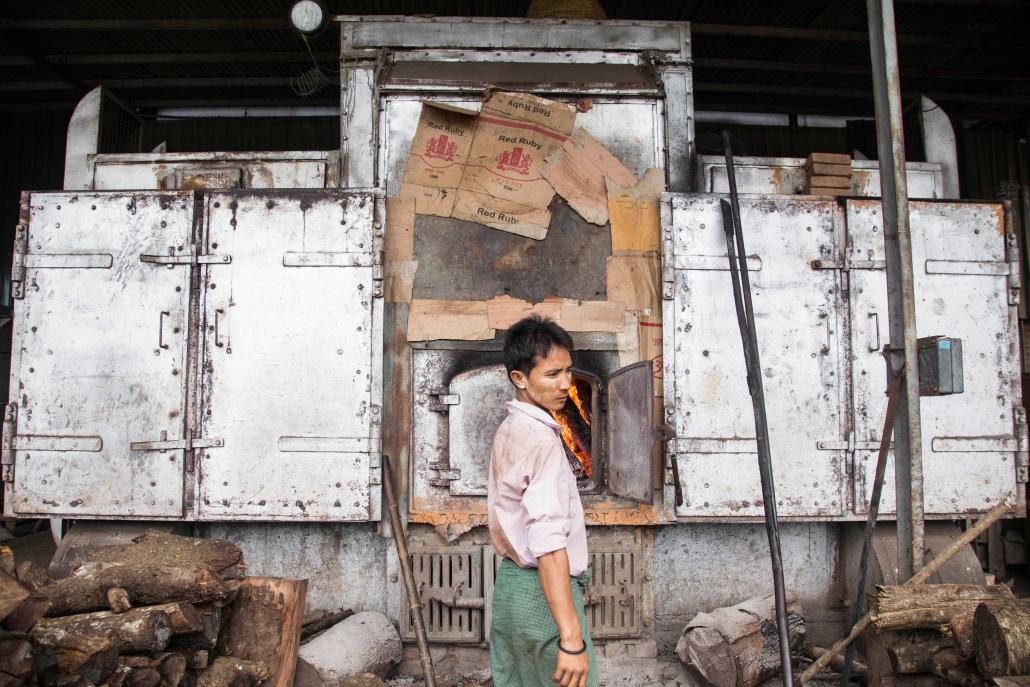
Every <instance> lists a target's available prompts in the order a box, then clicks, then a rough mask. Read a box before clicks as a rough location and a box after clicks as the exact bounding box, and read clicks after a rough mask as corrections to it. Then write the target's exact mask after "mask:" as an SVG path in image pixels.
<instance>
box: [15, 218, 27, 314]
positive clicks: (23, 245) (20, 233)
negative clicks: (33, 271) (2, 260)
mask: <svg viewBox="0 0 1030 687" xmlns="http://www.w3.org/2000/svg"><path fill="white" fill-rule="evenodd" d="M28 252H29V227H28V225H26V224H19V225H18V226H17V227H15V228H14V256H13V263H12V265H11V298H25V262H24V260H20V259H19V257H21V258H23V257H24V256H25V255H26V254H27V253H28Z"/></svg>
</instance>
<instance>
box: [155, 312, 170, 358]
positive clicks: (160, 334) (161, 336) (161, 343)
mask: <svg viewBox="0 0 1030 687" xmlns="http://www.w3.org/2000/svg"><path fill="white" fill-rule="evenodd" d="M169 315H171V313H170V312H168V311H166V310H162V311H161V315H160V316H159V317H158V318H157V346H158V348H164V349H166V350H167V349H168V344H166V343H165V318H166V317H168V316H169Z"/></svg>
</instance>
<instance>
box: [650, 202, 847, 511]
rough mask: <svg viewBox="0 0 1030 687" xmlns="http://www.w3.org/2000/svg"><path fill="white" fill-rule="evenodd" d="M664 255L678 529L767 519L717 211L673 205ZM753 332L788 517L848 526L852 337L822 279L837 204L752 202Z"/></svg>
mask: <svg viewBox="0 0 1030 687" xmlns="http://www.w3.org/2000/svg"><path fill="white" fill-rule="evenodd" d="M665 202H666V203H667V204H669V205H670V206H671V207H667V208H666V211H665V213H664V216H665V217H667V218H669V221H667V222H666V224H667V226H666V227H665V241H664V249H663V250H664V254H665V255H664V259H665V269H664V277H663V279H664V281H665V282H666V283H665V286H664V289H665V294H664V297H665V298H666V300H665V301H664V304H665V308H664V320H665V323H666V324H665V332H666V342H665V355H664V359H665V365H666V367H665V380H666V384H665V403H666V409H667V413H668V411H669V409H673V410H672V414H671V415H672V417H671V418H670V419H671V420H672V421H673V422H674V424H675V431H676V436H677V439H675V440H674V441H672V442H671V443H670V445H669V449H670V453H671V454H673V459H674V460H678V466H679V475H680V482H681V485H682V489H683V496H684V504H683V505H682V506H679V507H677V510H676V514H677V515H678V516H680V517H712V518H725V517H742V516H761V515H762V512H763V511H762V493H761V486H760V483H759V478H758V459H757V453H756V449H755V444H754V438H755V429H754V417H753V414H752V406H751V399H750V396H749V393H748V389H747V382H746V374H745V367H744V355H743V352H742V349H741V342H740V334H739V331H738V329H737V320H736V317H735V311H734V304H733V292H732V289H731V285H730V275H729V272H728V263H727V266H726V267H725V268H724V269H722V270H712V269H684V268H679V266H678V265H682V266H689V265H691V264H699V265H706V264H708V261H707V260H692V259H687V260H685V261H684V260H683V258H684V257H687V258H693V257H694V256H709V257H711V256H715V257H720V258H721V259H722V260H726V257H725V256H726V242H725V235H724V233H723V226H722V216H721V211H720V205H719V197H717V196H711V195H705V196H694V195H685V196H683V195H671V196H666V200H665ZM741 214H742V222H743V231H744V236H745V241H746V247H747V252H748V256H751V257H757V258H758V259H759V260H760V263H759V264H760V269H758V271H753V272H751V274H750V276H751V287H752V293H753V299H754V309H755V321H756V325H757V330H758V343H759V349H760V354H761V362H762V375H763V383H764V385H765V397H766V403H767V407H768V408H767V409H768V418H769V433H770V441H771V448H772V458H773V472H774V476H775V479H776V495H777V501H778V503H777V505H778V509H779V513H780V514H781V515H783V516H809V517H812V516H822V517H825V516H838V515H841V514H843V512H844V505H845V495H846V492H845V471H844V467H845V465H844V451H843V450H841V449H840V448H831V449H830V450H826V449H825V448H820V442H839V441H840V439H841V436H842V416H843V414H844V411H845V410H846V409H847V407H848V398H847V397H846V394H845V393H844V388H843V387H844V385H843V384H842V383H841V380H842V378H843V375H842V370H843V361H842V354H841V343H842V341H843V340H844V330H843V328H844V326H845V324H846V322H845V319H844V313H843V312H842V307H841V305H842V303H841V294H840V287H839V278H840V275H839V272H838V271H837V270H834V269H819V270H816V269H813V268H812V266H811V263H812V261H814V260H831V261H832V260H834V259H835V258H836V257H837V256H838V255H839V253H840V250H839V245H840V236H841V221H840V220H841V217H840V212H839V209H838V206H837V205H836V203H834V202H830V201H824V200H813V199H801V198H785V197H780V198H765V199H742V200H741Z"/></svg>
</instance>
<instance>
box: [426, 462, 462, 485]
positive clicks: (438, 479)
mask: <svg viewBox="0 0 1030 687" xmlns="http://www.w3.org/2000/svg"><path fill="white" fill-rule="evenodd" d="M429 469H430V470H432V471H433V472H435V473H436V474H435V475H434V476H432V477H430V478H429V483H430V484H431V485H433V486H434V487H449V486H451V482H454V481H455V480H459V479H461V469H460V468H452V467H451V464H450V462H440V463H430V464H429Z"/></svg>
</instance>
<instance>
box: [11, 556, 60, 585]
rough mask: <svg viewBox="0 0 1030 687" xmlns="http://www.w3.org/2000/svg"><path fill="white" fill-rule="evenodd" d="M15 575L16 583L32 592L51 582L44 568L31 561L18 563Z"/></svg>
mask: <svg viewBox="0 0 1030 687" xmlns="http://www.w3.org/2000/svg"><path fill="white" fill-rule="evenodd" d="M17 574H18V581H19V582H21V583H22V584H23V585H25V586H26V587H28V589H29V591H33V592H34V591H36V590H38V589H41V588H43V587H45V586H47V585H48V584H50V583H51V582H53V579H51V577H50V573H48V572H47V570H46V568H44V567H43V566H42V565H40V564H39V563H37V562H36V561H34V560H32V559H29V560H27V561H22V562H21V563H19V564H18V569H17Z"/></svg>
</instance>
